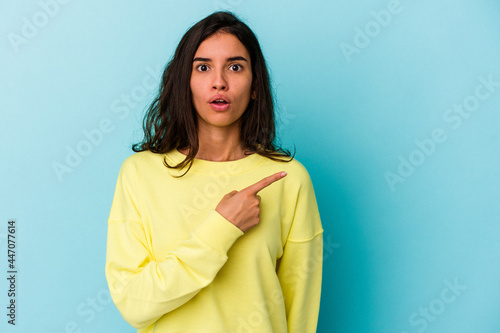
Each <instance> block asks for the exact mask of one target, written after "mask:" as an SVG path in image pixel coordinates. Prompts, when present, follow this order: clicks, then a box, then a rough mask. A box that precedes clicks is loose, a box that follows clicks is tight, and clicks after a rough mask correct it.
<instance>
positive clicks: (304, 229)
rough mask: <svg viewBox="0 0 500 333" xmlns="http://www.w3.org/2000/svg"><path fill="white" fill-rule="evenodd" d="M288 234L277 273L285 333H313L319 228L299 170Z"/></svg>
mask: <svg viewBox="0 0 500 333" xmlns="http://www.w3.org/2000/svg"><path fill="white" fill-rule="evenodd" d="M300 178H301V184H300V189H299V191H298V197H297V202H296V206H295V211H294V215H293V220H292V225H291V228H290V232H289V235H288V238H287V241H286V243H285V246H284V247H283V255H282V257H281V258H280V262H279V266H278V269H277V274H278V279H279V280H280V284H281V289H282V292H283V298H284V302H285V309H286V314H287V326H288V333H315V332H316V326H317V323H318V315H319V305H320V298H321V282H322V269H323V228H322V225H321V219H320V215H319V210H318V205H317V202H316V196H315V193H314V188H313V185H312V182H311V179H310V177H309V174H308V173H307V171H306V169H305V168H303V172H302V175H301V177H300Z"/></svg>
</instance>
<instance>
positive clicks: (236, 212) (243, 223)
mask: <svg viewBox="0 0 500 333" xmlns="http://www.w3.org/2000/svg"><path fill="white" fill-rule="evenodd" d="M285 176H286V172H278V173H275V174H274V175H271V176H268V177H266V178H264V179H262V180H260V181H258V182H257V183H255V184H252V185H250V186H248V187H246V188H244V189H243V190H241V191H239V192H238V191H236V190H235V191H232V192H229V193H228V194H226V195H225V196H224V197H223V198H222V200H221V201H220V202H219V204H218V205H217V207H216V208H215V210H216V211H217V212H219V214H221V215H222V216H223V217H224V218H225V219H226V220H228V221H229V222H231V223H232V224H234V225H235V226H237V227H238V228H239V229H240V230H241V231H243V232H247V230H249V229H250V228H252V227H255V226H256V225H257V224H259V222H260V218H259V215H260V208H259V203H260V196H259V195H257V193H259V191H261V190H262V189H264V188H265V187H267V186H269V185H271V184H272V183H274V182H275V181H277V180H280V179H281V178H283V177H285Z"/></svg>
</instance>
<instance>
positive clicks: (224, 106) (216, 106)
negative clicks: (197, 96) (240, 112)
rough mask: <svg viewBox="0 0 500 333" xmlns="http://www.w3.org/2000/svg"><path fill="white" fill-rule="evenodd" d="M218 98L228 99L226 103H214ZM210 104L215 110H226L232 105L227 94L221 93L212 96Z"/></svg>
mask: <svg viewBox="0 0 500 333" xmlns="http://www.w3.org/2000/svg"><path fill="white" fill-rule="evenodd" d="M218 99H222V100H224V101H226V104H216V103H214V101H215V100H218ZM209 104H210V106H211V107H212V109H214V110H215V111H224V110H226V109H227V108H228V107H229V105H231V102H230V101H229V99H228V98H227V97H226V96H225V95H220V94H219V95H214V96H212V98H210V101H209Z"/></svg>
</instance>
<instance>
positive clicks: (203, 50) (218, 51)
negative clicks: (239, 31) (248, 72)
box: [195, 32, 250, 61]
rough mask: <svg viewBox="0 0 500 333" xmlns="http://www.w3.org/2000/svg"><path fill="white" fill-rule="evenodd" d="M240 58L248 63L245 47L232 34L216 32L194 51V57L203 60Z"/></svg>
mask: <svg viewBox="0 0 500 333" xmlns="http://www.w3.org/2000/svg"><path fill="white" fill-rule="evenodd" d="M235 56H242V57H244V58H246V59H247V60H248V61H250V56H249V53H248V50H247V49H246V47H245V45H243V43H241V42H240V40H239V39H238V38H237V37H236V36H235V35H233V34H230V33H227V32H217V33H215V34H213V35H212V36H210V37H208V38H207V39H205V40H204V41H203V42H202V43H201V44H200V46H198V49H197V50H196V53H195V57H203V58H210V59H216V58H230V57H235Z"/></svg>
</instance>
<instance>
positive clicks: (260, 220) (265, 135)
mask: <svg viewBox="0 0 500 333" xmlns="http://www.w3.org/2000/svg"><path fill="white" fill-rule="evenodd" d="M271 96H272V95H271V92H270V87H269V78H268V72H267V68H266V65H265V61H264V57H263V55H262V51H261V49H260V46H259V43H258V41H257V39H256V37H255V35H254V34H253V32H252V31H251V30H250V29H249V28H248V26H246V25H245V24H244V23H243V22H241V21H240V20H238V19H237V18H236V17H235V16H234V15H233V14H231V13H228V12H217V13H214V14H212V15H210V16H208V17H206V18H205V19H203V20H202V21H200V22H198V23H197V24H195V25H194V26H193V27H192V28H190V29H189V30H188V31H187V32H186V34H185V35H184V37H183V38H182V40H181V41H180V43H179V46H178V47H177V50H176V52H175V55H174V57H173V59H172V61H170V63H169V64H168V66H167V67H166V69H165V71H164V75H163V80H162V83H161V87H160V91H159V95H158V97H157V98H156V99H155V101H154V102H153V103H152V104H151V106H150V108H149V110H148V112H147V114H146V117H145V121H144V132H145V136H144V140H143V141H142V142H141V143H139V144H136V145H134V147H133V149H134V151H135V152H136V153H135V154H133V155H131V156H130V157H128V158H127V159H126V160H125V161H124V163H123V165H122V167H121V169H120V173H119V176H118V182H117V185H116V190H115V195H114V199H113V204H112V207H111V212H110V216H109V220H108V244H107V256H106V268H105V270H106V278H107V281H108V285H109V289H110V293H111V296H112V299H113V302H114V303H115V304H116V306H117V308H118V309H119V311H120V312H121V314H122V316H123V317H124V319H125V320H126V321H127V322H128V323H130V325H132V326H134V327H135V328H138V332H189V333H200V332H207V333H208V332H217V333H219V332H230V333H234V332H259V333H267V332H269V333H271V332H274V333H277V332H297V333H299V332H300V333H308V332H315V331H316V325H317V319H318V313H319V303H320V294H321V272H322V250H323V234H322V233H323V229H322V226H321V221H320V215H319V212H318V207H317V203H316V198H315V194H314V190H313V186H312V183H311V179H310V177H309V174H308V172H307V170H306V169H305V168H304V166H303V165H302V164H301V163H300V162H298V161H297V160H294V159H293V156H292V158H291V159H290V160H288V161H286V160H285V159H284V158H285V157H290V153H289V152H287V151H283V150H282V149H281V148H280V149H278V148H276V147H275V146H274V144H273V140H274V135H275V125H274V114H273V112H274V111H273V101H272V97H271ZM188 164H189V167H188V168H187V170H186V171H185V172H183V173H182V172H181V171H182V169H184V167H186V166H187V165H188ZM287 174H288V175H287ZM285 176H286V177H285ZM283 177H285V178H283Z"/></svg>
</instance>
